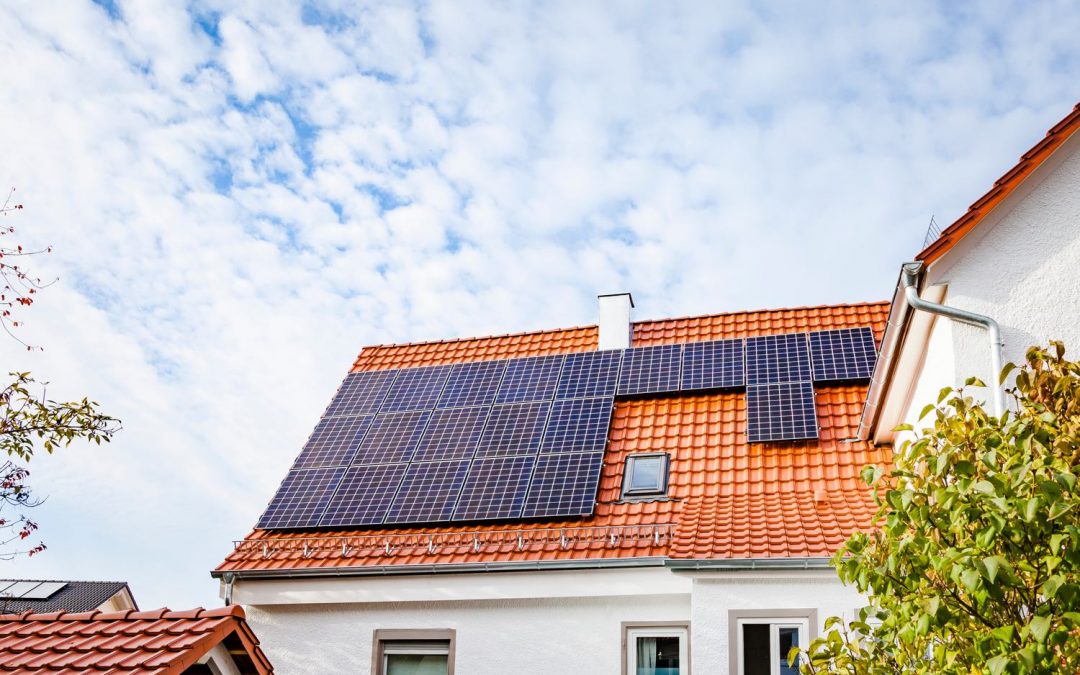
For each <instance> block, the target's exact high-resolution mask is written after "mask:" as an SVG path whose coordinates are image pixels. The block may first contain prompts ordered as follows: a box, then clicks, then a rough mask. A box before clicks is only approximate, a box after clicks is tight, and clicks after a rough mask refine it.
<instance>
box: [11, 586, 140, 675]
mask: <svg viewBox="0 0 1080 675" xmlns="http://www.w3.org/2000/svg"><path fill="white" fill-rule="evenodd" d="M17 581H23V580H20V579H3V580H0V588H3V587H4V586H6V585H8V584H10V583H14V582H17ZM32 583H61V584H65V586H64V587H63V588H61V589H60V590H59V591H57V592H56V593H54V594H52V595H50V596H49V597H48V598H46V599H44V600H30V599H25V598H0V613H4V614H18V613H20V612H25V611H28V610H29V611H31V612H56V611H59V610H65V611H68V612H89V611H91V610H94V609H97V608H98V607H101V606H102V605H103V604H105V603H106V602H108V601H109V598H111V597H113V596H114V595H116V594H117V593H119V592H121V591H123V590H125V589H126V590H127V592H128V594H129V597H132V601H133V602H134V597H133V596H131V595H130V594H131V590H130V589H128V585H127V584H126V583H125V582H123V581H58V580H35V581H34V582H32ZM0 668H2V667H0Z"/></svg>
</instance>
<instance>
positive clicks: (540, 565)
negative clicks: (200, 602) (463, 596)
mask: <svg viewBox="0 0 1080 675" xmlns="http://www.w3.org/2000/svg"><path fill="white" fill-rule="evenodd" d="M666 560H667V559H666V558H664V557H660V556H651V557H643V558H594V559H591V560H589V559H584V560H529V561H522V562H493V563H451V564H444V565H366V566H362V567H310V568H303V567H302V568H296V569H284V570H268V569H261V570H228V571H224V570H214V571H213V572H211V573H210V576H212V577H214V578H219V579H223V578H225V577H226V575H229V574H231V575H233V578H234V579H235V580H237V581H239V580H241V579H295V578H302V577H310V578H313V577H376V576H406V575H412V574H475V573H482V572H524V571H537V570H584V569H614V568H620V567H663V566H664V564H665V561H666Z"/></svg>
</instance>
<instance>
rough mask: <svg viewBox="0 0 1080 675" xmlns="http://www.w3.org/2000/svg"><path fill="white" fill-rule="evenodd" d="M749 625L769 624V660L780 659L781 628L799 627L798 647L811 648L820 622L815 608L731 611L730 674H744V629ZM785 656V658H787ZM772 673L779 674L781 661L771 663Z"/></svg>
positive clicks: (729, 625)
mask: <svg viewBox="0 0 1080 675" xmlns="http://www.w3.org/2000/svg"><path fill="white" fill-rule="evenodd" d="M746 624H759V625H760V624H768V625H769V626H771V628H770V630H769V653H770V655H771V656H770V659H773V658H776V659H779V658H781V655H780V654H779V653H778V652H779V646H780V645H779V637H780V628H797V629H798V630H799V646H801V647H804V648H805V647H806V646H808V645H809V644H810V643H811V642H812V641H813V640H814V639H815V638H817V630H818V621H817V610H816V609H776V610H760V609H756V610H755V609H750V610H738V609H733V610H730V611H729V612H728V630H729V632H728V636H729V643H728V653H729V654H730V664H731V669H730V671H729V672H730V673H731V675H745V673H744V665H743V626H744V625H746ZM784 656H786V655H784ZM769 672H770V673H772V675H780V661H778V660H776V661H770V664H769Z"/></svg>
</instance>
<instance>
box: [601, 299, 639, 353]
mask: <svg viewBox="0 0 1080 675" xmlns="http://www.w3.org/2000/svg"><path fill="white" fill-rule="evenodd" d="M596 297H597V299H598V300H599V301H600V345H599V349H629V348H630V310H631V309H632V308H633V307H634V297H633V296H632V295H630V294H629V293H607V294H605V295H598V296H596Z"/></svg>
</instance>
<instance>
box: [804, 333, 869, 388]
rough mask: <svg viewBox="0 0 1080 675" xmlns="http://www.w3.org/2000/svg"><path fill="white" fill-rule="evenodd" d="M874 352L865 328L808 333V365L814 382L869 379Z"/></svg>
mask: <svg viewBox="0 0 1080 675" xmlns="http://www.w3.org/2000/svg"><path fill="white" fill-rule="evenodd" d="M876 359H877V348H876V347H875V346H874V333H873V332H872V331H871V330H870V328H869V327H865V326H864V327H862V328H842V329H839V330H823V331H817V332H814V333H810V361H811V362H812V363H813V366H814V381H815V382H837V381H844V380H865V379H869V378H870V376H871V375H872V374H873V372H874V362H875V361H876Z"/></svg>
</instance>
